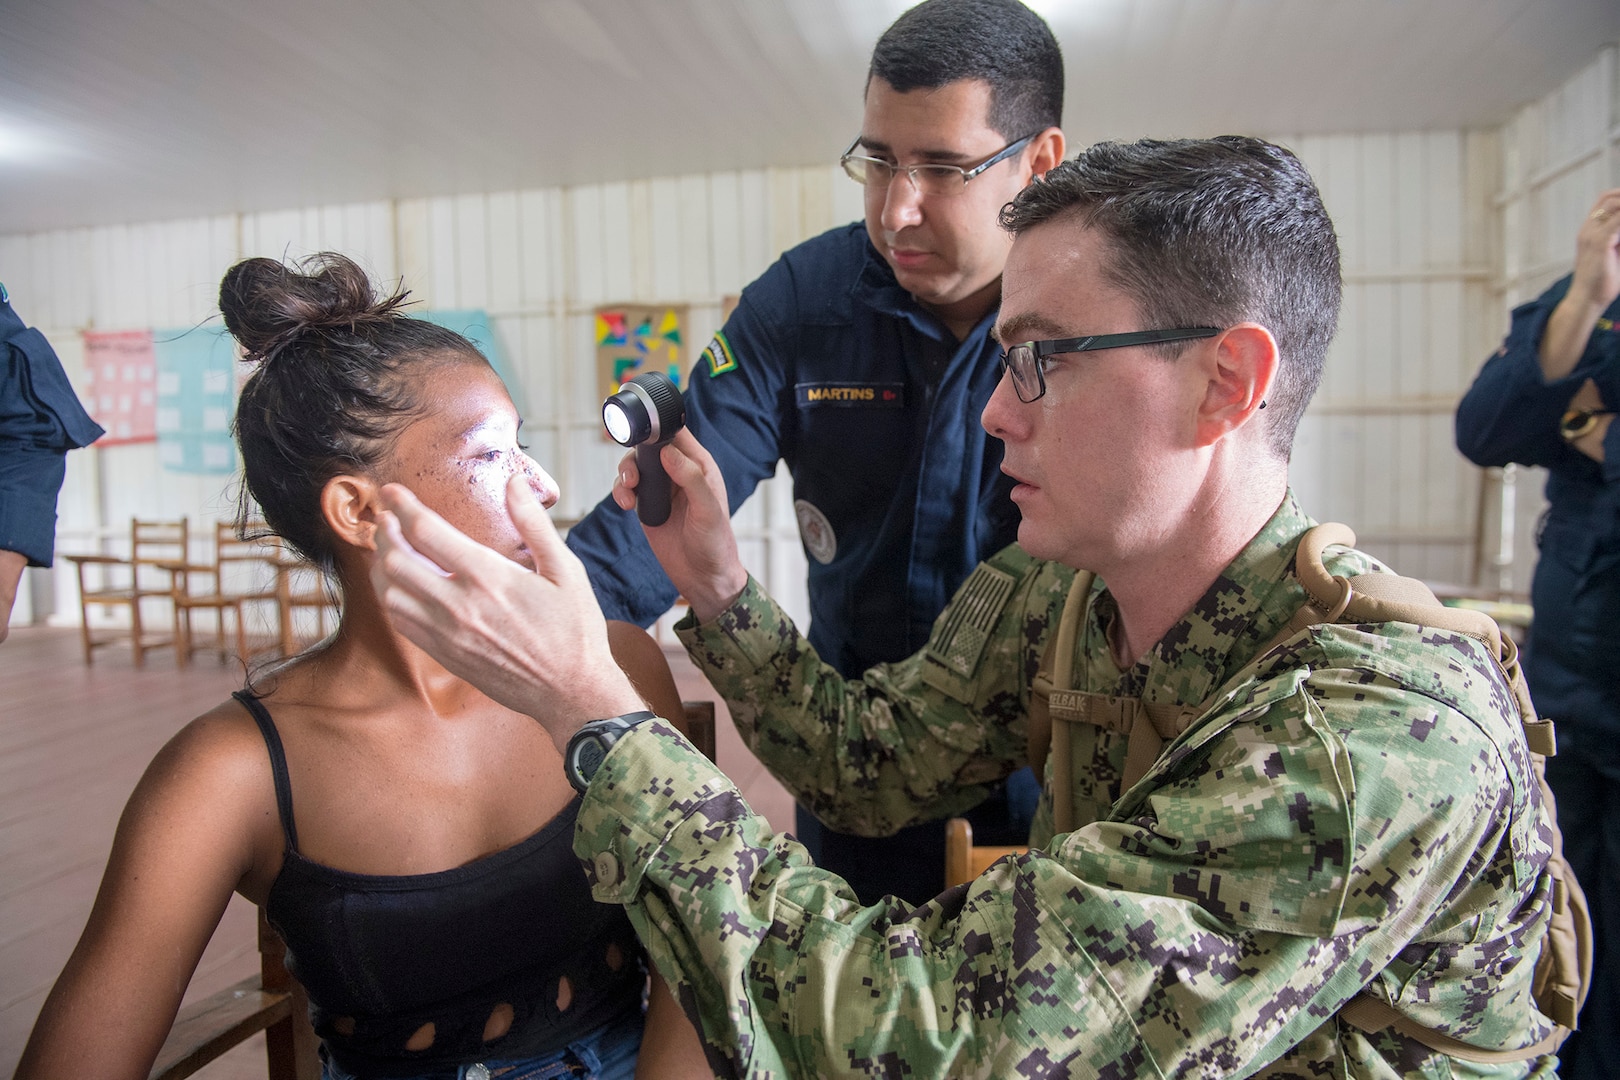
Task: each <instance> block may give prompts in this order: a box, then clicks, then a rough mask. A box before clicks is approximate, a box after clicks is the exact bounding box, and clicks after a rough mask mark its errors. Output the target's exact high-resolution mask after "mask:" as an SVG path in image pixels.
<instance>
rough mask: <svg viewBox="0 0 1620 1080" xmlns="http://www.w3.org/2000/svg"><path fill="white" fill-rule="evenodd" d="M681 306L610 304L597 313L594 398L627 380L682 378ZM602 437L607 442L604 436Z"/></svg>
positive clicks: (683, 324)
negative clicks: (652, 374)
mask: <svg viewBox="0 0 1620 1080" xmlns="http://www.w3.org/2000/svg"><path fill="white" fill-rule="evenodd" d="M685 335H686V305H685V304H610V305H608V306H606V307H599V308H597V309H596V374H597V378H596V382H597V397H598V399H603V400H605V399H606V398H608V397H609V396H610V395H612V394H614V393H616V392H617V391H618V389H619V386H620V384H621V383H623V382H624V381H625V380H626V379H629V378H632V377H634V376H636V375H640V374H641V373H642V372H644V371H662V372H663V373H664V374H666V375H668V376H669V377H670V379H671V380H673V381H674V383H675V385H676V386H682V385H683V384H684V382H685V379H686V337H685ZM603 438H607V436H606V434H604V435H603Z"/></svg>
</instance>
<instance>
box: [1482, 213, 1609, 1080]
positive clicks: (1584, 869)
mask: <svg viewBox="0 0 1620 1080" xmlns="http://www.w3.org/2000/svg"><path fill="white" fill-rule="evenodd" d="M1617 321H1620V188H1615V189H1613V190H1611V191H1606V192H1604V193H1603V194H1602V195H1601V196H1600V197H1599V198H1598V200H1597V203H1596V205H1594V206H1593V207H1592V211H1591V213H1590V214H1588V215H1587V217H1586V219H1585V220H1584V221H1582V222H1581V226H1580V229H1579V231H1578V232H1577V233H1576V239H1575V269H1574V272H1573V273H1572V274H1571V275H1570V276H1569V277H1566V278H1564V279H1563V280H1561V281H1559V282H1557V283H1556V284H1555V285H1553V287H1552V288H1550V289H1548V290H1547V291H1546V292H1545V293H1543V294H1542V295H1541V296H1539V297H1537V298H1536V299H1535V300H1532V301H1531V302H1530V303H1528V304H1524V305H1522V306H1520V307H1519V308H1517V309H1516V310H1515V311H1514V312H1513V326H1512V329H1510V330H1509V331H1508V336H1507V340H1506V341H1504V342H1503V343H1502V347H1501V348H1500V349H1498V350H1497V352H1496V355H1495V356H1492V357H1491V358H1490V359H1489V360H1487V361H1486V362H1485V367H1484V368H1483V369H1482V370H1481V371H1480V373H1479V377H1478V378H1477V379H1476V380H1475V382H1474V385H1473V386H1472V387H1471V388H1470V389H1469V391H1468V393H1467V394H1466V395H1465V396H1464V397H1463V399H1462V402H1461V403H1460V404H1459V405H1458V407H1457V446H1458V448H1459V449H1460V450H1461V451H1462V452H1463V453H1464V454H1465V455H1467V456H1468V458H1469V459H1470V460H1472V461H1473V462H1475V463H1476V464H1479V465H1506V464H1507V463H1508V462H1510V461H1511V462H1518V463H1520V464H1524V465H1539V466H1542V467H1544V468H1545V469H1546V470H1547V502H1548V504H1549V506H1548V509H1547V516H1546V517H1545V518H1544V519H1543V521H1542V524H1541V528H1540V530H1539V533H1538V536H1537V543H1538V545H1539V547H1540V549H1541V557H1540V559H1538V560H1537V562H1536V574H1535V578H1534V580H1533V581H1532V582H1531V585H1530V599H1531V601H1532V602H1533V604H1534V606H1535V612H1536V618H1535V622H1534V623H1533V624H1532V625H1531V627H1530V637H1529V642H1528V643H1527V645H1526V647H1525V653H1524V674H1525V678H1526V679H1527V680H1528V681H1529V683H1530V694H1531V696H1532V697H1533V698H1534V699H1535V705H1536V711H1537V712H1539V713H1540V714H1541V715H1543V716H1546V717H1549V718H1551V719H1552V720H1554V721H1556V722H1557V724H1558V756H1557V757H1554V758H1550V759H1548V761H1547V783H1548V784H1549V785H1551V786H1552V789H1553V794H1555V795H1556V796H1557V797H1558V818H1559V824H1560V826H1561V827H1562V829H1563V833H1564V854H1565V856H1566V857H1567V858H1568V860H1569V865H1570V867H1571V868H1572V869H1573V870H1574V871H1575V877H1576V880H1578V881H1579V882H1580V883H1581V887H1582V888H1583V889H1585V890H1586V895H1587V898H1588V900H1590V902H1591V905H1592V929H1593V967H1592V993H1591V996H1589V997H1588V998H1587V999H1586V1007H1585V1008H1584V1009H1582V1010H1581V1017H1580V1022H1581V1030H1580V1031H1578V1032H1577V1033H1576V1034H1575V1035H1574V1036H1572V1037H1571V1038H1570V1040H1569V1042H1568V1043H1567V1044H1565V1046H1564V1050H1563V1053H1562V1054H1561V1055H1560V1057H1561V1058H1562V1065H1561V1067H1560V1068H1559V1075H1560V1076H1562V1077H1564V1078H1565V1080H1592V1078H1596V1077H1607V1076H1612V1075H1614V1071H1615V1068H1616V1066H1615V1063H1616V1062H1617V1061H1620V678H1616V671H1617V670H1620V664H1617V663H1616V661H1615V646H1616V644H1617V643H1620V425H1616V424H1615V423H1614V413H1615V410H1616V409H1617V408H1620V328H1617V326H1616V323H1617Z"/></svg>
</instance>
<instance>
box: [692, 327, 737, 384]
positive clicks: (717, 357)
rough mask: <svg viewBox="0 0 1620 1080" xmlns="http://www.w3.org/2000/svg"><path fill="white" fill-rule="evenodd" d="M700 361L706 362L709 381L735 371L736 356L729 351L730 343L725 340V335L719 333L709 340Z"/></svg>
mask: <svg viewBox="0 0 1620 1080" xmlns="http://www.w3.org/2000/svg"><path fill="white" fill-rule="evenodd" d="M701 359H703V360H705V361H707V362H708V365H709V378H711V379H712V378H714V377H715V376H716V375H723V374H725V373H726V372H728V371H736V370H737V354H736V353H734V352H732V351H731V342H729V341H727V340H726V335H725V334H722V333H719V332H716V333H715V335H714V337H712V338H710V339H709V347H708V348H706V349H704V350H703V356H702V357H701Z"/></svg>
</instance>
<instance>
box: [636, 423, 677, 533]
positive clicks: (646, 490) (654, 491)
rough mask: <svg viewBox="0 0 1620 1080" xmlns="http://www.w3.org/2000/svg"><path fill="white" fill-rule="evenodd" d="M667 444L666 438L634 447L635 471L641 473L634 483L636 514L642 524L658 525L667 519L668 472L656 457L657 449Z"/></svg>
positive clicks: (668, 496) (668, 497)
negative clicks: (638, 479)
mask: <svg viewBox="0 0 1620 1080" xmlns="http://www.w3.org/2000/svg"><path fill="white" fill-rule="evenodd" d="M668 445H669V440H668V439H666V440H664V441H663V442H656V443H642V444H641V445H640V446H637V447H636V471H637V472H639V473H640V474H641V479H640V481H638V482H637V484H636V516H637V517H639V518H640V519H641V523H642V524H643V525H652V526H658V525H662V524H663V523H664V522H666V521H668V520H669V502H670V483H669V473H667V472H665V471H664V463H663V461H661V460H660V459H659V457H658V451H660V450H662V449H663V448H664V447H666V446H668Z"/></svg>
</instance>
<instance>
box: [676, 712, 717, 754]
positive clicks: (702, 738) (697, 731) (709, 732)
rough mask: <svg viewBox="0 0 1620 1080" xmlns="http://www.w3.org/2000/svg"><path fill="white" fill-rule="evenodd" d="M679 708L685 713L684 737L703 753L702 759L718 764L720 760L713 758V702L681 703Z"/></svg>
mask: <svg viewBox="0 0 1620 1080" xmlns="http://www.w3.org/2000/svg"><path fill="white" fill-rule="evenodd" d="M681 708H682V709H684V710H685V712H686V737H687V738H688V739H690V740H691V742H692V745H693V746H695V747H697V748H698V749H699V750H701V751H703V756H704V757H706V758H708V759H709V760H710V761H712V762H713V763H714V764H716V765H718V764H720V759H719V758H717V757H715V756H714V702H712V701H683V702H681Z"/></svg>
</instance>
